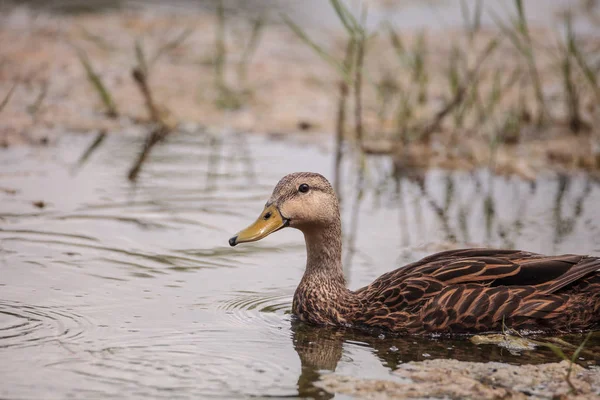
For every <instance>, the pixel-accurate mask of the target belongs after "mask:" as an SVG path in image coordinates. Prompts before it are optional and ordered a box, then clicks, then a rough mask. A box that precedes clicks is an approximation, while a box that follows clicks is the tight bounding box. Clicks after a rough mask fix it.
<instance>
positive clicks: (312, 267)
mask: <svg viewBox="0 0 600 400" xmlns="http://www.w3.org/2000/svg"><path fill="white" fill-rule="evenodd" d="M303 233H304V240H305V242H306V271H305V272H304V276H303V278H302V281H303V283H309V282H311V281H315V280H316V281H318V282H321V283H324V282H327V283H328V284H329V285H332V286H333V287H332V288H335V289H339V288H344V289H345V288H346V279H345V278H344V271H343V269H342V228H341V224H339V223H335V224H331V225H328V226H327V227H325V228H320V229H319V228H314V229H308V230H304V231H303Z"/></svg>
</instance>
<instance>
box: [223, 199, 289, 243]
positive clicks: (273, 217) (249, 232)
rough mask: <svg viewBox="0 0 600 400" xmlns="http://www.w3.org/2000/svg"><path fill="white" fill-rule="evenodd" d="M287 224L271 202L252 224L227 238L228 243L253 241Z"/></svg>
mask: <svg viewBox="0 0 600 400" xmlns="http://www.w3.org/2000/svg"><path fill="white" fill-rule="evenodd" d="M287 225H288V220H287V219H285V218H283V217H282V216H281V213H280V212H279V210H278V209H277V206H275V205H274V204H271V205H270V206H267V207H265V209H264V210H263V212H262V214H261V215H260V217H258V219H257V220H256V221H255V222H254V223H253V224H252V225H250V226H249V227H247V228H246V229H244V230H242V231H240V232H238V234H237V235H235V236H234V237H232V238H231V239H229V245H230V246H235V245H237V244H238V243H246V242H255V241H257V240H260V239H262V238H264V237H266V236H268V235H270V234H271V233H273V232H275V231H278V230H280V229H281V228H284V227H286V226H287Z"/></svg>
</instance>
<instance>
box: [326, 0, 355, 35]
mask: <svg viewBox="0 0 600 400" xmlns="http://www.w3.org/2000/svg"><path fill="white" fill-rule="evenodd" d="M330 3H331V5H332V6H333V9H334V10H335V13H336V14H337V16H338V18H339V19H340V22H341V23H342V25H344V28H346V31H347V32H348V34H349V35H350V36H354V35H355V34H357V33H358V32H359V31H361V30H362V28H361V26H360V24H359V23H358V21H357V20H356V18H354V15H352V13H351V12H350V10H348V8H347V7H346V6H345V5H344V3H342V2H341V1H340V0H330Z"/></svg>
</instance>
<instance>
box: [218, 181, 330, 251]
mask: <svg viewBox="0 0 600 400" xmlns="http://www.w3.org/2000/svg"><path fill="white" fill-rule="evenodd" d="M336 222H337V223H339V206H338V200H337V197H336V195H335V192H334V190H333V188H332V187H331V184H330V183H329V181H328V180H327V179H325V178H324V177H323V176H322V175H320V174H316V173H312V172H296V173H293V174H289V175H286V176H284V177H283V178H282V179H281V180H280V181H279V183H278V184H277V186H275V189H274V190H273V194H272V195H271V198H270V199H269V201H267V204H266V205H265V209H264V210H263V212H262V213H261V214H260V216H259V217H258V219H257V220H256V221H255V222H254V223H253V224H252V225H250V226H249V227H247V228H246V229H244V230H242V231H240V232H238V233H237V234H236V235H235V236H233V237H232V238H231V239H229V244H230V245H231V246H235V245H237V244H238V243H245V242H254V241H257V240H260V239H262V238H264V237H266V236H268V235H270V234H271V233H273V232H276V231H278V230H280V229H283V228H285V227H288V226H289V227H291V228H296V229H299V230H301V231H303V232H307V231H310V230H312V229H319V228H323V227H326V226H329V225H332V224H335V223H336Z"/></svg>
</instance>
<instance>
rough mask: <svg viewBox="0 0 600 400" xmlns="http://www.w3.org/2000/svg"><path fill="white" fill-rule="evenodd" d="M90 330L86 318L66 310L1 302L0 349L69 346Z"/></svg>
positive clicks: (89, 324) (89, 323)
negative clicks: (48, 345)
mask: <svg viewBox="0 0 600 400" xmlns="http://www.w3.org/2000/svg"><path fill="white" fill-rule="evenodd" d="M91 326H92V323H91V322H90V321H89V320H87V319H86V318H85V317H83V316H82V315H79V314H76V313H73V312H71V311H68V310H64V309H58V308H55V307H45V306H36V305H29V304H23V303H20V302H12V301H5V300H0V348H7V347H28V346H36V345H39V344H41V343H45V342H50V341H59V342H61V343H66V342H72V341H74V340H75V339H79V338H81V337H82V336H83V335H84V333H85V332H86V330H87V329H88V328H90V327H91Z"/></svg>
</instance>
